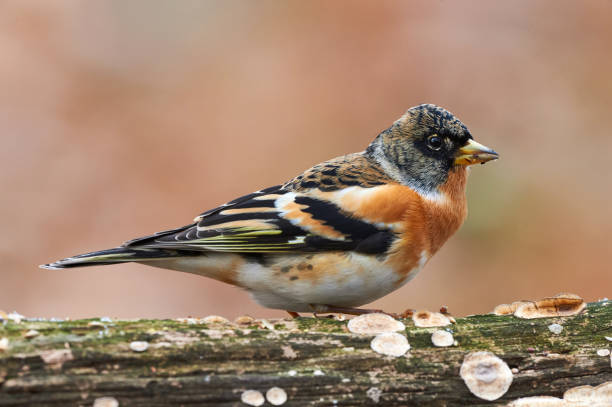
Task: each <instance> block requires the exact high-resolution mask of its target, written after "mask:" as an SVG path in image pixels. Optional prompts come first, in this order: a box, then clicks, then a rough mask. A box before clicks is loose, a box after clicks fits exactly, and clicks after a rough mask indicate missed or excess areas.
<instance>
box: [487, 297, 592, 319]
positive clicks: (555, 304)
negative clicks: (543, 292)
mask: <svg viewBox="0 0 612 407" xmlns="http://www.w3.org/2000/svg"><path fill="white" fill-rule="evenodd" d="M585 307H586V303H585V302H584V299H582V298H581V297H580V296H578V295H576V294H569V293H563V294H557V295H555V296H554V297H547V298H543V299H541V300H538V301H515V302H513V303H512V304H500V305H498V306H497V307H495V309H494V310H493V313H494V314H495V315H510V314H514V316H515V317H518V318H525V319H533V318H550V317H568V316H572V315H577V314H579V313H580V312H582V310H584V308H585Z"/></svg>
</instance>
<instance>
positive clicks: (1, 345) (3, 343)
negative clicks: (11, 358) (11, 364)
mask: <svg viewBox="0 0 612 407" xmlns="http://www.w3.org/2000/svg"><path fill="white" fill-rule="evenodd" d="M8 348H9V340H8V338H2V339H0V352H4V351H5V350H7V349H8Z"/></svg>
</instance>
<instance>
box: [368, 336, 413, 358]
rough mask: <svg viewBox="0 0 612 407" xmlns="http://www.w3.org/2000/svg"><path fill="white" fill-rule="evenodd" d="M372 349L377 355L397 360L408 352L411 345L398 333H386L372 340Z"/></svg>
mask: <svg viewBox="0 0 612 407" xmlns="http://www.w3.org/2000/svg"><path fill="white" fill-rule="evenodd" d="M370 347H371V348H372V350H373V351H374V352H376V353H380V354H381V355H386V356H393V357H396V358H397V357H400V356H403V355H404V354H405V353H406V352H408V350H409V349H410V344H409V343H408V339H406V337H405V336H404V335H401V334H398V333H396V332H385V333H382V334H379V335H377V336H376V337H375V338H374V339H372V342H370Z"/></svg>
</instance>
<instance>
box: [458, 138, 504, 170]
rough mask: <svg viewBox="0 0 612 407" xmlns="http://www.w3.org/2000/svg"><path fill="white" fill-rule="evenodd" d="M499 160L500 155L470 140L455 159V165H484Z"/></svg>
mask: <svg viewBox="0 0 612 407" xmlns="http://www.w3.org/2000/svg"><path fill="white" fill-rule="evenodd" d="M498 158H499V154H497V153H496V152H495V151H493V150H491V149H490V148H489V147H486V146H483V145H482V144H480V143H477V142H475V141H474V140H472V139H470V140H468V142H467V144H466V145H464V146H463V147H461V148H460V149H459V153H458V154H457V157H455V165H473V164H484V163H486V162H487V161H491V160H496V159H498Z"/></svg>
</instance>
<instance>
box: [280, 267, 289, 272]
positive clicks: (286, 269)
mask: <svg viewBox="0 0 612 407" xmlns="http://www.w3.org/2000/svg"><path fill="white" fill-rule="evenodd" d="M289 270H291V267H289V266H285V267H281V273H287V272H288V271H289Z"/></svg>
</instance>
